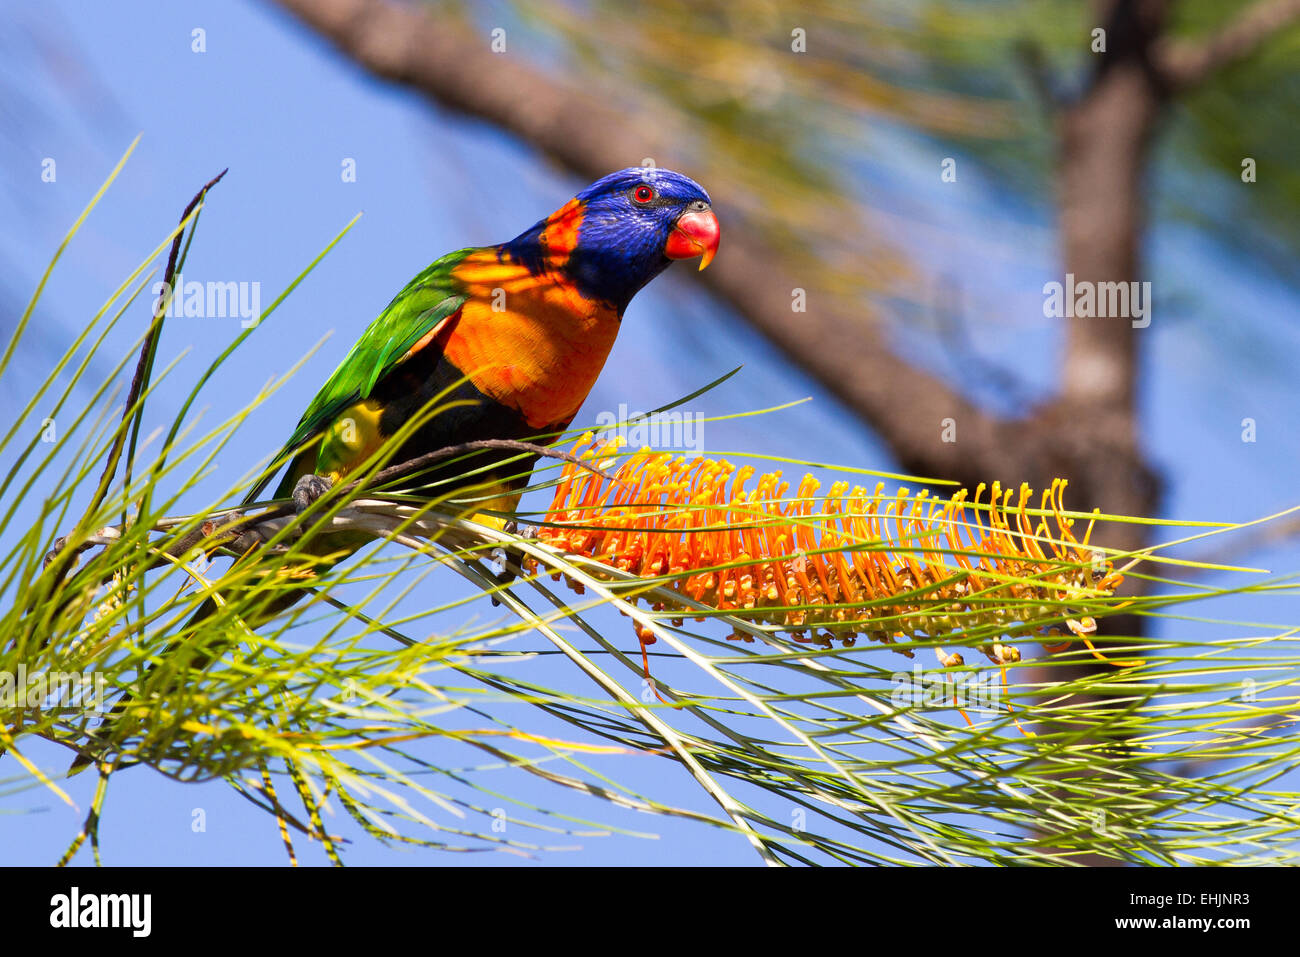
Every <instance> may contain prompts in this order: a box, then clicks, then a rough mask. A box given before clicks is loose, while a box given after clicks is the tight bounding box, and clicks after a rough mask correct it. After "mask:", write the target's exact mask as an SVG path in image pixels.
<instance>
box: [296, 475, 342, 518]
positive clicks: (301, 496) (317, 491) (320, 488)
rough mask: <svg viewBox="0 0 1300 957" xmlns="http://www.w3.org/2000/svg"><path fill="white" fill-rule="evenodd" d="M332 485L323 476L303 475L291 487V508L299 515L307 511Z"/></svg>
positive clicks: (331, 482)
mask: <svg viewBox="0 0 1300 957" xmlns="http://www.w3.org/2000/svg"><path fill="white" fill-rule="evenodd" d="M333 485H334V482H333V481H331V480H330V479H328V478H326V477H325V476H324V475H304V476H303V477H302V478H300V479H298V484H296V485H295V486H294V487H293V507H294V508H295V509H296V510H297V511H298V512H299V513H302V512H305V511H307V509H308V508H310V507H311V504H312V503H313V502H315V501H316V500H317V499H318V498H320V497H321V496H322V495H324V494H325V493H326V492H328V491H329V490H330V488H331V486H333Z"/></svg>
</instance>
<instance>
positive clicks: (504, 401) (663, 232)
mask: <svg viewBox="0 0 1300 957" xmlns="http://www.w3.org/2000/svg"><path fill="white" fill-rule="evenodd" d="M718 243H719V226H718V219H717V216H716V214H715V213H714V212H713V208H712V201H711V200H710V198H709V195H708V193H706V192H705V191H704V189H703V187H701V186H700V185H699V184H698V183H696V182H695V181H694V180H692V179H690V178H688V177H686V176H684V175H682V174H680V173H676V172H673V171H671V170H667V169H659V168H653V167H631V168H628V169H623V170H619V171H618V172H615V173H611V174H609V175H608V176H605V177H603V178H601V179H599V180H597V181H596V182H594V183H592V184H591V185H590V186H588V187H587V188H586V189H584V190H583V191H582V192H580V193H578V194H577V195H576V196H575V197H574V198H573V199H571V200H569V201H568V202H567V203H565V204H564V205H563V206H561V207H560V208H559V209H558V210H556V211H555V212H554V213H552V214H551V215H550V216H547V217H546V218H544V219H542V220H539V221H538V222H536V223H534V224H533V225H532V226H530V227H529V228H528V229H526V230H524V232H522V233H520V234H519V235H518V236H516V237H515V238H514V239H512V240H510V241H509V242H505V243H500V244H498V245H494V246H482V247H474V248H467V249H460V250H457V251H456V252H453V253H449V254H448V255H446V256H443V257H442V258H441V259H439V260H437V261H436V262H434V263H433V264H432V265H430V266H429V267H428V268H426V269H425V270H423V271H422V272H421V273H419V274H418V275H417V276H416V277H415V278H414V279H412V280H411V281H410V282H409V283H407V285H406V286H405V287H404V288H403V289H402V290H401V291H400V292H399V293H398V294H397V295H396V296H395V297H394V298H393V300H392V302H390V303H389V304H388V306H387V308H385V309H384V310H383V312H381V313H380V314H379V317H378V318H377V319H375V320H374V322H372V323H371V324H370V326H369V328H367V329H366V331H365V332H364V333H363V334H362V336H361V338H360V339H359V340H358V341H357V343H356V345H354V346H353V348H352V350H351V351H350V352H349V353H348V354H347V356H346V357H345V358H344V359H343V361H342V362H341V363H340V364H339V366H338V368H337V369H335V370H334V373H333V374H332V375H331V376H330V377H329V379H328V380H327V381H326V383H325V385H324V386H323V387H322V388H321V389H320V391H319V392H317V393H316V396H315V398H313V399H312V401H311V403H310V404H309V405H308V406H307V410H306V411H305V412H304V413H303V415H302V417H301V419H300V420H299V422H298V426H297V428H296V429H295V430H294V432H293V434H292V435H291V436H290V437H289V440H288V441H287V442H286V444H285V447H284V450H283V451H282V453H281V458H283V457H284V456H286V455H290V456H292V459H291V462H290V465H289V468H288V469H287V470H286V471H285V474H284V477H283V479H282V480H281V482H280V484H279V486H278V487H277V489H276V492H275V497H276V498H287V497H290V496H292V495H293V493H294V492H295V491H299V492H300V493H301V494H299V495H298V496H296V498H297V500H298V501H299V503H300V504H301V503H302V502H303V501H304V500H305V499H309V498H310V497H311V494H312V492H313V491H319V490H320V489H321V488H323V487H324V486H325V485H326V484H332V483H336V482H338V481H340V480H342V479H343V478H344V477H346V476H347V475H348V474H349V473H350V472H351V471H353V470H354V469H356V468H357V467H358V466H359V465H360V464H361V463H363V462H365V461H366V460H367V459H368V458H370V456H372V455H373V454H374V453H375V452H376V451H377V450H378V449H379V448H380V447H381V446H382V445H383V444H384V442H385V441H386V440H387V439H389V438H390V437H391V436H393V435H394V434H395V433H396V432H397V431H398V430H399V429H401V428H402V427H403V426H404V425H406V424H407V423H408V422H410V420H411V419H412V417H413V416H415V415H417V414H418V413H419V412H420V411H421V409H424V408H426V407H427V406H428V405H429V404H430V403H431V402H433V401H434V400H435V398H438V401H439V403H440V404H441V405H445V406H446V407H447V408H446V409H445V410H444V411H441V412H439V413H438V414H437V415H434V416H432V417H431V418H429V420H428V421H427V422H425V423H424V424H422V425H420V426H419V427H417V428H416V429H415V430H414V432H413V433H412V434H411V435H409V436H408V437H407V438H406V439H405V441H403V442H402V443H401V444H400V446H399V447H398V448H396V449H394V450H392V454H391V456H390V458H389V461H390V462H394V463H397V462H403V461H409V460H411V459H414V458H416V457H417V456H419V455H422V454H425V453H428V452H431V451H434V450H437V449H441V448H446V447H448V446H453V445H458V444H461V443H465V442H470V441H474V440H477V439H490V438H496V439H524V438H528V437H535V436H547V435H553V434H556V433H560V432H563V431H564V430H565V429H567V428H568V427H569V424H570V423H571V422H572V420H573V417H574V416H575V414H576V413H577V411H578V409H579V407H580V406H581V405H582V403H583V402H584V401H585V400H586V398H587V394H588V393H589V392H590V391H591V388H592V386H593V385H594V384H595V382H596V378H597V376H599V374H600V372H601V370H602V369H603V367H604V365H605V360H606V359H607V358H608V356H609V353H610V349H611V348H612V347H613V345H614V340H615V337H616V336H617V334H618V331H619V326H620V325H621V323H622V318H623V313H624V311H625V310H626V309H627V306H628V304H629V303H630V302H631V300H632V297H633V296H635V295H636V293H637V292H638V291H640V290H641V288H642V287H644V286H645V285H646V284H647V283H648V282H650V281H651V280H652V279H654V278H655V277H656V276H657V275H659V274H660V273H661V272H663V271H664V269H666V268H667V267H668V266H669V265H670V264H671V263H672V262H673V261H674V260H679V259H693V258H697V257H698V258H699V260H700V266H699V268H700V269H704V268H705V267H706V266H708V264H709V263H710V261H711V260H712V259H713V257H714V255H715V254H716V253H717V250H718ZM500 457H502V458H505V457H510V454H506V455H502V456H500ZM513 457H514V459H515V461H514V462H513V463H512V466H513V467H512V469H511V472H512V474H511V475H509V476H506V475H504V474H494V473H493V472H492V471H491V470H490V469H489V470H485V469H484V468H483V466H482V464H481V463H482V461H484V460H479V461H476V462H475V464H474V468H475V471H476V473H477V474H476V477H475V484H476V485H479V486H487V487H488V489H489V491H488V492H486V493H480V495H479V501H480V507H481V508H483V509H484V510H485V511H496V512H509V511H511V510H513V508H514V507H515V505H516V504H517V502H518V499H519V495H520V493H521V492H522V488H523V487H524V485H526V482H527V478H528V475H527V472H528V464H527V463H525V464H524V465H520V464H519V460H518V457H517V455H516V456H513ZM456 467H457V466H455V465H451V466H447V467H444V468H441V469H435V470H433V471H432V472H431V473H426V474H425V475H424V476H423V481H424V485H425V487H426V488H435V487H437V485H438V483H439V482H440V481H441V482H443V483H444V484H445V483H446V482H447V481H448V480H454V478H455V476H454V471H455V468H456ZM461 467H463V465H462V466H461ZM312 477H315V478H316V479H321V480H323V482H318V481H312ZM304 478H306V479H308V482H307V483H306V484H305V485H302V486H300V483H302V481H303V479H304ZM493 479H495V480H496V483H497V484H496V487H495V488H493V487H492V485H491V483H492V480H493ZM261 491H262V486H257V487H254V488H253V489H252V491H251V492H250V494H249V497H248V498H247V499H246V500H245V504H249V503H251V502H252V501H254V500H255V499H256V497H257V495H259V494H260V493H261ZM445 492H446V490H445V489H444V494H445ZM493 492H495V494H492V493H493Z"/></svg>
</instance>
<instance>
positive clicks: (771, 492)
mask: <svg viewBox="0 0 1300 957" xmlns="http://www.w3.org/2000/svg"><path fill="white" fill-rule="evenodd" d="M573 451H574V453H575V454H576V455H578V456H579V457H580V458H582V459H584V460H588V461H591V462H592V464H598V465H599V466H600V468H601V469H602V471H607V470H608V469H609V468H611V467H612V466H613V464H614V461H615V460H614V459H612V458H609V456H611V455H612V454H614V453H617V452H618V444H617V443H604V442H595V441H594V437H593V436H592V434H591V433H587V434H586V435H584V436H583V437H582V438H581V439H580V440H579V441H578V443H577V445H576V446H575V447H574V449H573ZM611 477H612V479H613V481H607V480H605V479H604V478H602V477H601V476H600V475H597V474H595V473H593V472H591V471H589V470H587V469H584V468H582V467H580V466H577V465H574V464H573V463H568V464H566V465H565V466H564V469H563V473H562V475H561V478H560V481H559V484H558V485H557V487H556V489H555V497H554V499H553V500H552V502H551V506H550V509H549V511H548V513H547V515H546V523H547V524H545V525H542V526H539V527H538V529H537V537H538V539H539V540H540V541H542V542H544V543H546V544H548V545H551V546H553V547H555V548H557V549H559V550H561V551H564V552H568V553H572V554H577V555H583V556H586V557H588V558H591V559H595V560H596V561H598V562H600V563H602V564H605V565H609V566H610V567H612V568H616V569H618V570H620V571H622V572H625V573H630V574H632V575H635V576H639V577H644V578H653V579H663V580H662V582H661V584H662V585H663V587H665V588H667V589H668V590H670V591H673V592H676V593H677V594H679V595H682V596H685V597H687V598H689V599H691V600H692V601H694V602H698V603H700V604H702V605H704V606H707V607H709V608H712V609H717V610H718V611H722V612H727V613H728V614H731V615H734V616H736V617H738V618H742V619H745V620H747V621H752V622H755V623H764V624H770V625H776V626H777V627H778V628H780V629H782V630H786V631H789V632H790V633H791V634H792V635H793V637H794V638H795V639H796V640H800V641H816V642H819V643H821V644H823V645H826V646H830V644H831V643H832V642H842V643H843V644H845V645H852V644H853V643H854V642H855V640H856V638H857V637H859V636H865V637H867V638H870V639H872V640H875V641H880V642H885V643H889V644H892V643H894V642H896V641H898V640H900V639H901V640H911V639H912V638H913V637H914V636H917V635H922V636H940V635H951V634H954V633H957V632H969V631H974V630H976V629H979V633H980V634H981V635H982V636H983V638H982V640H981V643H980V650H981V651H983V652H984V653H985V654H986V655H987V656H988V657H989V659H990V660H991V661H993V662H994V663H996V664H1004V663H1007V662H1012V661H1018V660H1019V659H1020V653H1019V651H1018V650H1017V649H1016V648H1015V647H1014V646H1011V645H1006V644H1002V643H1001V642H1000V641H998V640H989V637H988V636H990V635H991V636H999V637H1015V636H1028V635H1037V636H1040V637H1041V636H1046V637H1049V638H1050V637H1053V636H1059V635H1061V630H1060V629H1059V628H1055V627H1052V626H1051V624H1050V623H1051V622H1061V621H1064V622H1065V624H1066V625H1067V627H1068V628H1069V629H1070V630H1071V631H1072V632H1074V633H1075V634H1076V635H1079V636H1081V637H1082V636H1084V635H1086V634H1087V633H1090V632H1091V631H1093V630H1095V628H1096V625H1095V622H1093V621H1092V620H1091V619H1089V618H1083V619H1081V620H1076V619H1074V618H1072V617H1069V614H1068V613H1067V612H1066V611H1065V610H1064V609H1065V608H1066V607H1068V604H1069V603H1075V604H1077V603H1079V602H1081V601H1085V600H1088V599H1093V600H1095V599H1097V598H1098V597H1100V596H1103V595H1109V594H1110V593H1111V592H1112V591H1113V590H1114V588H1115V586H1116V585H1118V584H1119V582H1120V581H1121V580H1122V576H1121V575H1120V574H1118V573H1117V572H1113V571H1112V569H1111V564H1110V562H1108V561H1107V560H1106V559H1105V556H1104V554H1103V553H1102V552H1100V551H1095V550H1093V549H1090V548H1089V547H1088V537H1089V534H1090V533H1091V530H1092V523H1091V522H1089V525H1088V531H1087V533H1085V535H1084V537H1083V541H1082V542H1080V541H1078V540H1077V539H1076V538H1075V537H1074V533H1073V530H1072V529H1073V525H1074V521H1073V519H1071V518H1069V517H1068V516H1067V515H1066V514H1065V512H1064V509H1063V506H1062V501H1061V500H1062V495H1063V493H1064V491H1065V485H1066V483H1065V481H1064V480H1061V479H1058V480H1056V481H1054V482H1053V483H1052V485H1051V488H1050V489H1048V490H1047V491H1046V492H1044V493H1043V494H1042V496H1041V499H1040V506H1039V509H1038V512H1039V513H1041V514H1037V515H1034V516H1031V515H1029V513H1028V510H1029V508H1030V507H1031V505H1030V498H1031V493H1030V490H1029V488H1028V486H1026V485H1022V486H1020V488H1019V490H1018V491H1017V492H1014V493H1013V491H1012V490H1011V489H1003V488H1002V487H1001V486H1000V485H999V484H998V483H997V482H994V483H993V485H992V488H991V489H989V490H988V491H989V499H988V502H987V503H984V504H981V499H982V498H983V496H984V493H985V486H984V485H983V484H981V485H980V486H979V487H978V488H977V489H976V490H975V494H974V496H973V497H970V496H968V494H967V492H966V490H965V489H963V490H961V491H959V492H957V493H956V494H955V495H953V496H952V497H951V498H948V499H946V500H944V499H940V498H935V497H931V495H930V494H929V492H927V491H920V492H917V493H915V494H911V493H909V491H908V490H907V489H906V488H900V489H899V490H898V491H897V493H896V494H895V495H893V496H887V495H885V494H883V483H882V484H880V485H877V486H876V488H875V491H874V492H870V493H869V492H867V490H866V489H864V488H860V487H853V488H850V487H849V484H848V483H847V482H836V483H834V484H833V485H832V486H831V487H830V490H829V491H828V492H827V494H826V495H825V496H822V497H820V498H819V497H818V496H817V492H818V489H819V487H820V486H819V484H818V482H817V481H816V480H815V479H814V478H813V477H812V476H811V475H806V476H804V478H803V480H802V481H801V482H800V483H799V487H798V489H797V491H796V493H795V495H794V496H792V497H787V493H788V491H789V483H787V482H784V481H782V479H781V473H780V472H771V473H767V474H764V475H759V476H758V477H757V482H756V483H755V484H753V485H752V487H751V482H752V481H753V480H754V478H755V470H754V469H753V468H751V467H749V466H741V467H739V468H737V467H736V466H734V465H732V464H731V463H729V462H725V461H718V460H714V459H707V458H702V457H698V458H694V459H686V458H685V457H682V456H674V455H673V454H671V453H667V452H653V451H651V450H649V449H642V450H641V451H640V452H638V453H635V454H632V455H630V456H628V457H627V458H626V459H625V460H624V461H623V463H622V464H621V465H620V466H619V467H618V469H617V471H615V472H614V473H613V474H612V476H611ZM1013 499H1014V501H1013ZM1049 517H1050V519H1051V521H1050V523H1049ZM1049 524H1050V527H1049ZM529 565H530V570H531V571H536V570H537V567H538V566H537V563H536V562H535V561H533V562H530V563H529ZM556 577H559V576H558V575H557V576H556ZM571 584H572V585H573V587H574V588H576V589H577V590H579V591H581V586H580V585H578V584H576V583H571ZM664 607H665V606H664V605H663V604H662V603H659V604H656V605H655V609H656V610H664ZM679 607H680V608H682V609H686V608H688V607H689V606H686V605H685V604H683V605H681V606H679ZM638 637H639V638H640V639H641V641H642V643H643V645H644V644H650V643H653V642H654V640H655V638H654V635H653V634H652V633H651V632H650V630H649V629H646V628H638ZM732 637H735V638H742V639H744V640H750V637H749V636H748V635H745V634H740V633H737V634H735V635H733V636H732ZM1085 640H1086V638H1085ZM1066 644H1068V641H1067V642H1066ZM1049 647H1051V648H1052V650H1058V649H1059V648H1060V647H1063V646H1062V645H1059V644H1058V645H1056V646H1049ZM899 650H900V651H902V653H903V654H906V655H908V656H909V657H911V652H910V651H907V650H906V649H899ZM936 654H937V655H938V657H939V659H940V661H942V662H943V663H944V664H945V665H957V664H961V663H962V658H961V656H960V655H958V654H949V653H947V652H945V651H943V650H942V649H936Z"/></svg>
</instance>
